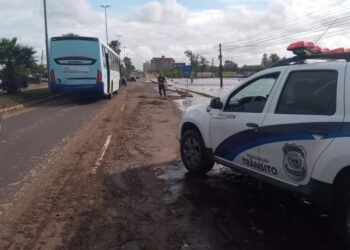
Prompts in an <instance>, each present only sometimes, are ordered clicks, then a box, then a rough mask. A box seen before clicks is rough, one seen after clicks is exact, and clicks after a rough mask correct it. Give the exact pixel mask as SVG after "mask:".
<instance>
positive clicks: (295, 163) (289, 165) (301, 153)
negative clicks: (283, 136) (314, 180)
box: [283, 143, 307, 181]
mask: <svg viewBox="0 0 350 250" xmlns="http://www.w3.org/2000/svg"><path fill="white" fill-rule="evenodd" d="M283 153H284V157H283V168H284V170H285V171H286V173H287V175H288V177H289V178H291V179H292V180H294V181H302V180H304V179H305V177H306V174H307V167H306V151H305V149H304V148H303V146H298V145H296V144H288V143H287V144H285V145H284V147H283Z"/></svg>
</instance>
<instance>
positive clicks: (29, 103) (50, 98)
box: [0, 95, 62, 114]
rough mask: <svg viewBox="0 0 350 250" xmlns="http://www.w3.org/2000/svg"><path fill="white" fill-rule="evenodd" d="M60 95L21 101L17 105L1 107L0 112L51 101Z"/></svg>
mask: <svg viewBox="0 0 350 250" xmlns="http://www.w3.org/2000/svg"><path fill="white" fill-rule="evenodd" d="M61 96H62V95H53V96H49V97H47V98H43V99H39V100H36V101H33V102H28V103H23V104H18V105H15V106H11V107H8V108H3V109H0V114H5V113H10V112H13V111H17V110H20V109H24V108H28V107H33V106H35V105H38V104H40V103H44V102H47V101H51V100H53V99H56V98H58V97H61Z"/></svg>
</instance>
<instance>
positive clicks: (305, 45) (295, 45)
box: [287, 41, 315, 51]
mask: <svg viewBox="0 0 350 250" xmlns="http://www.w3.org/2000/svg"><path fill="white" fill-rule="evenodd" d="M314 47H315V44H314V43H313V42H304V41H300V42H296V43H292V44H290V45H289V46H288V48H287V50H289V51H293V50H296V49H302V48H309V49H312V48H314Z"/></svg>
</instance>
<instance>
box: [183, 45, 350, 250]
mask: <svg viewBox="0 0 350 250" xmlns="http://www.w3.org/2000/svg"><path fill="white" fill-rule="evenodd" d="M289 50H291V51H293V52H294V53H295V54H296V56H295V57H293V58H290V59H286V60H284V61H281V62H280V63H279V65H276V66H274V67H272V68H269V69H266V70H263V71H260V72H258V73H256V74H254V75H253V76H251V77H250V78H248V79H247V80H246V81H245V82H243V83H242V84H241V85H240V86H238V87H237V88H235V89H234V90H232V91H231V92H230V93H227V95H226V96H225V97H223V98H215V99H213V100H212V101H211V102H210V104H209V105H199V106H193V107H190V108H189V109H188V110H187V111H186V112H185V113H184V115H183V118H182V122H181V126H180V141H181V156H182V160H183V162H184V165H185V167H186V168H187V169H188V170H189V171H190V172H191V173H193V174H199V175H202V174H205V173H207V172H208V171H210V170H211V169H212V167H213V165H214V162H217V163H220V164H222V165H225V166H227V167H230V168H234V169H236V170H240V171H242V172H245V173H246V174H248V175H250V176H252V177H255V178H257V179H259V180H261V181H264V182H268V183H270V184H272V185H275V186H277V187H279V188H283V189H287V190H290V191H293V192H297V193H299V194H302V195H304V196H305V197H308V198H309V200H311V201H313V202H314V203H315V204H318V205H320V206H322V207H323V208H325V209H327V210H328V211H330V212H331V214H332V215H334V218H335V222H336V223H335V225H337V230H338V231H339V235H340V236H341V237H342V239H343V240H344V241H345V242H346V243H347V244H349V243H350V64H349V63H348V62H349V61H350V53H349V52H348V51H349V50H344V49H336V50H333V51H329V50H328V49H321V48H319V47H318V46H316V45H314V44H313V43H310V42H298V43H295V44H292V45H290V46H289Z"/></svg>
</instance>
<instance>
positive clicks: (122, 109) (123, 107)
mask: <svg viewBox="0 0 350 250" xmlns="http://www.w3.org/2000/svg"><path fill="white" fill-rule="evenodd" d="M124 109H125V104H123V106H122V108H121V109H120V111H121V112H123V111H124Z"/></svg>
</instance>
